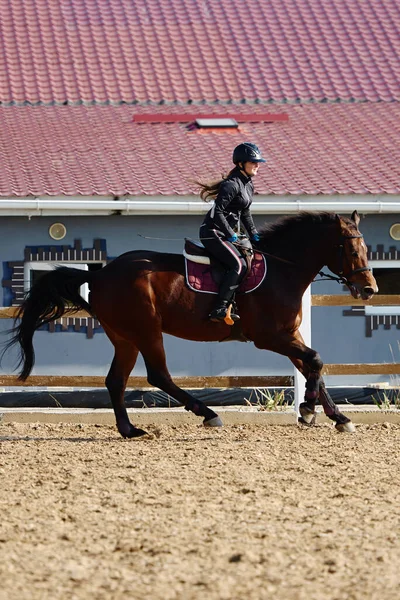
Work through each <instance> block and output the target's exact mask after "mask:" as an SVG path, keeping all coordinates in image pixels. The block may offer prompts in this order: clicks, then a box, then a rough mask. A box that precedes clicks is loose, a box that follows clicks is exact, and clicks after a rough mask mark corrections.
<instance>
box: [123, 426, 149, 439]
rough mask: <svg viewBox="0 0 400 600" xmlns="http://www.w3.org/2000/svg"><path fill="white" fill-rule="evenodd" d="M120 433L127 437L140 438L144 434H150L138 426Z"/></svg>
mask: <svg viewBox="0 0 400 600" xmlns="http://www.w3.org/2000/svg"><path fill="white" fill-rule="evenodd" d="M120 433H121V435H122V437H123V438H125V439H131V438H138V437H142V435H149V434H148V432H147V431H145V430H144V429H139V428H138V427H131V429H130V430H129V432H128V433H122V432H120Z"/></svg>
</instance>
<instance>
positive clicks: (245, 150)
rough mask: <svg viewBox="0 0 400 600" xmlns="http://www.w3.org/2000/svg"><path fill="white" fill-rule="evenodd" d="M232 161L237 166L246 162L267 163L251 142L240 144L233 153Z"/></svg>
mask: <svg viewBox="0 0 400 600" xmlns="http://www.w3.org/2000/svg"><path fill="white" fill-rule="evenodd" d="M232 160H233V162H234V163H235V165H237V164H239V163H245V162H266V160H265V159H264V158H263V157H262V156H261V152H260V149H259V148H258V147H257V146H256V145H255V144H252V143H251V142H244V143H243V144H239V146H236V148H235V149H234V151H233V156H232Z"/></svg>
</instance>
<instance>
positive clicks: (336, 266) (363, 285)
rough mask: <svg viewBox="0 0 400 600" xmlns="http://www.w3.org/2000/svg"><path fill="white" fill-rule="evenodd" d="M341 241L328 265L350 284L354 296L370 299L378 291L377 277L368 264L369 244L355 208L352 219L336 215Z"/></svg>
mask: <svg viewBox="0 0 400 600" xmlns="http://www.w3.org/2000/svg"><path fill="white" fill-rule="evenodd" d="M336 218H337V223H338V228H339V242H338V243H337V244H335V248H334V250H335V251H334V252H333V254H332V260H331V261H330V264H329V263H328V267H329V268H330V270H331V271H333V272H334V273H336V274H337V275H339V276H340V277H341V278H342V279H343V281H344V283H345V284H346V285H347V286H348V288H349V290H350V292H351V295H352V296H353V298H362V299H363V300H369V299H370V298H372V296H373V295H374V294H376V293H377V292H378V286H377V284H376V281H375V277H374V276H373V275H372V270H371V267H369V266H368V257H367V246H366V245H365V242H364V237H363V235H362V233H360V230H359V229H358V224H359V222H360V217H359V215H358V213H357V211H356V210H355V211H354V212H353V214H352V215H351V217H350V219H349V218H345V217H340V216H339V215H337V216H336Z"/></svg>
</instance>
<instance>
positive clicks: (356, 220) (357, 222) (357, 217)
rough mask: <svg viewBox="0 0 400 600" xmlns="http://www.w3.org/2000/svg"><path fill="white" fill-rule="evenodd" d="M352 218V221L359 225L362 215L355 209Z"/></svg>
mask: <svg viewBox="0 0 400 600" xmlns="http://www.w3.org/2000/svg"><path fill="white" fill-rule="evenodd" d="M351 219H352V221H354V223H355V224H356V226H357V227H358V224H359V222H360V215H359V214H358V212H357V211H356V210H355V211H354V212H353V214H352V215H351Z"/></svg>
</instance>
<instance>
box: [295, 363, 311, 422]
mask: <svg viewBox="0 0 400 600" xmlns="http://www.w3.org/2000/svg"><path fill="white" fill-rule="evenodd" d="M290 360H291V361H292V363H293V364H294V366H295V367H296V369H297V370H298V371H300V373H301V374H302V375H303V376H304V378H305V379H306V380H307V381H308V380H309V375H310V369H309V367H308V366H307V365H305V364H304V363H303V361H302V360H300V359H298V358H291V359H290ZM306 385H307V384H306ZM310 387H311V386H310ZM306 389H307V388H306ZM315 405H316V396H314V394H312V397H311V398H308V397H307V394H306V396H305V398H304V402H302V403H301V404H300V406H299V412H300V417H299V419H298V421H299V423H303V424H304V425H308V426H309V427H311V426H312V425H315V419H316V414H317V413H316V412H315Z"/></svg>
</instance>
